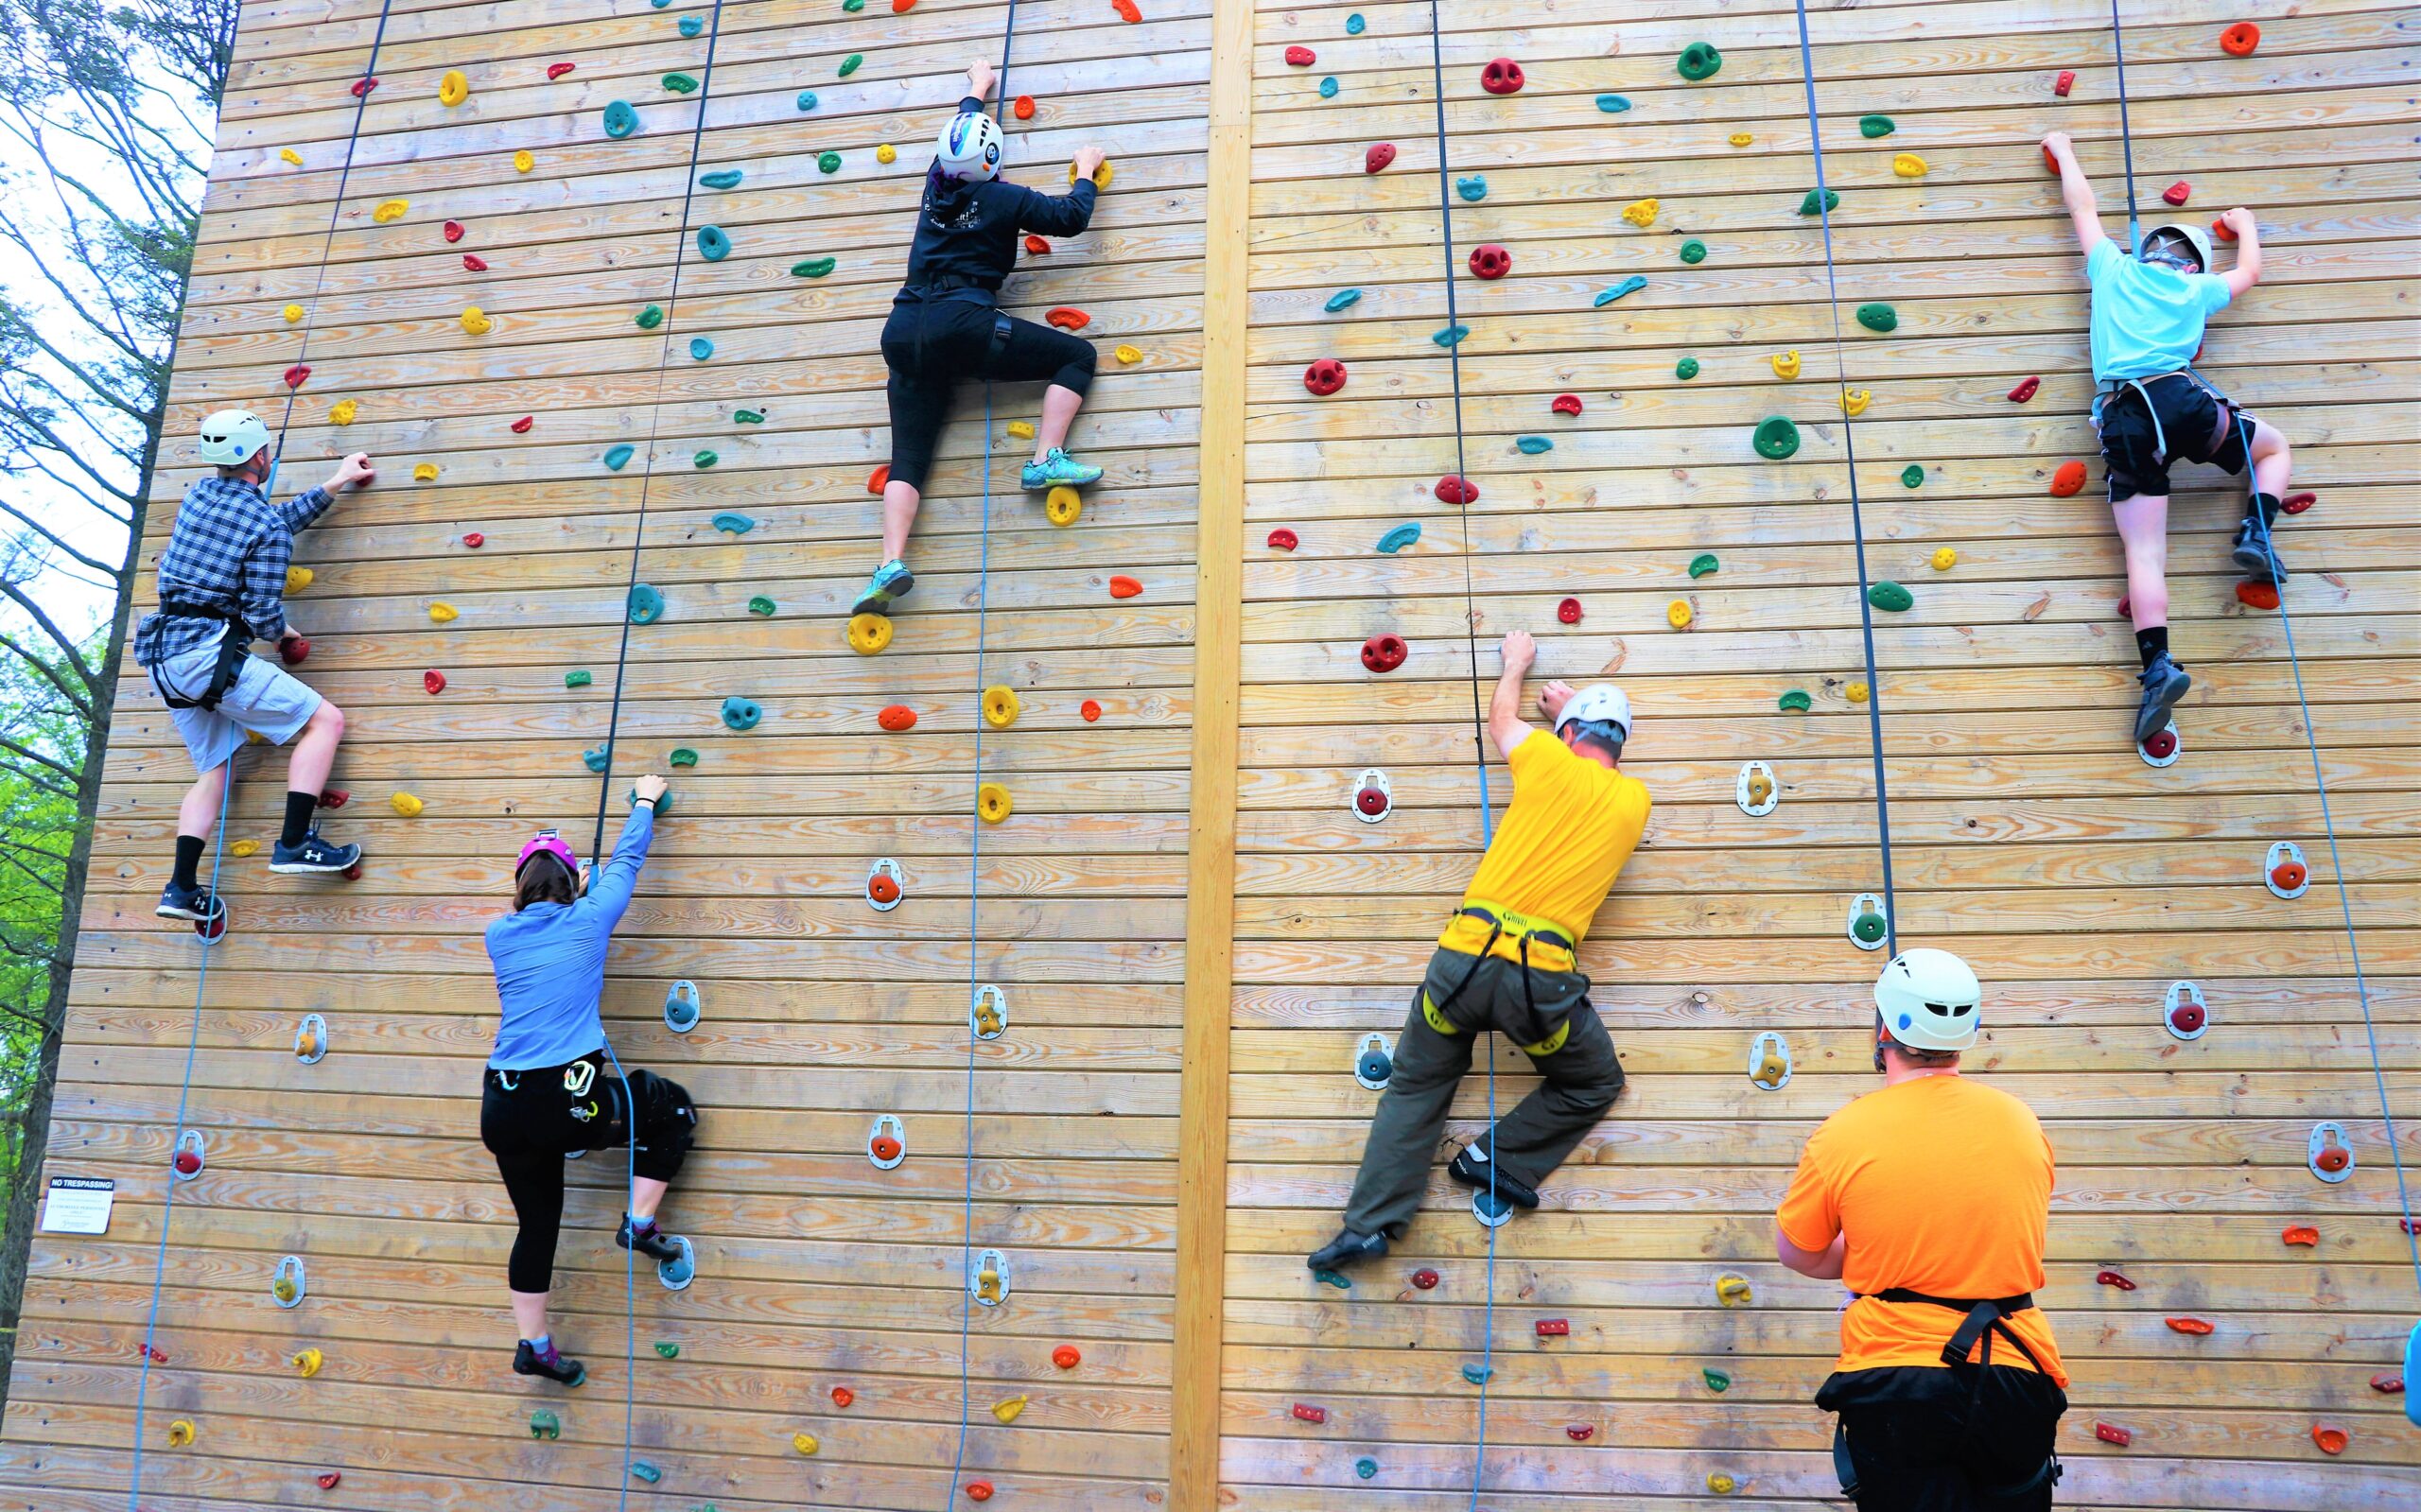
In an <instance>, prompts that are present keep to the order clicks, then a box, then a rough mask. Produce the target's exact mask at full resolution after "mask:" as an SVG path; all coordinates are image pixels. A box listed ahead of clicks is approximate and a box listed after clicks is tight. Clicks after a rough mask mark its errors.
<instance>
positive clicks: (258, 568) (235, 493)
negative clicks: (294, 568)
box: [134, 477, 336, 667]
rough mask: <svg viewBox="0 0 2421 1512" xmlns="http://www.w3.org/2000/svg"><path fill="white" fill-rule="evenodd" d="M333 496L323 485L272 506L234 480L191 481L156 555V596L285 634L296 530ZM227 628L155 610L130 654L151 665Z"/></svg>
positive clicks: (268, 635) (213, 639) (212, 640)
mask: <svg viewBox="0 0 2421 1512" xmlns="http://www.w3.org/2000/svg"><path fill="white" fill-rule="evenodd" d="M335 502H336V496H335V495H332V494H330V493H329V492H328V491H327V490H326V489H324V488H315V489H312V490H311V491H310V492H308V493H306V494H301V495H296V496H295V497H294V499H293V500H292V501H291V502H290V503H287V504H283V505H274V504H271V503H270V501H269V496H268V495H265V494H263V493H262V492H261V491H260V490H259V489H257V488H255V487H253V485H252V484H250V483H247V482H245V481H243V480H242V479H241V478H218V477H212V478H197V479H195V481H194V483H193V485H192V486H191V487H189V488H187V489H186V490H185V496H184V502H183V504H181V505H179V506H178V508H177V526H176V529H175V530H173V531H171V532H170V533H169V536H168V548H167V549H166V550H165V551H163V552H161V553H160V572H159V578H160V597H161V599H162V600H163V601H165V600H169V599H177V600H183V601H185V602H188V603H200V604H208V605H210V606H212V607H214V608H218V609H224V610H226V611H227V612H228V613H229V614H231V615H235V616H237V617H240V618H241V619H242V620H243V621H244V626H245V628H246V629H248V630H250V631H251V632H252V633H253V636H254V637H255V638H257V639H261V640H275V639H276V638H278V636H280V635H282V634H285V633H286V569H287V565H288V564H290V563H291V562H292V561H293V560H294V532H295V531H297V530H302V529H304V528H305V526H307V525H309V524H310V523H311V522H312V521H313V520H316V519H318V518H319V517H320V516H321V515H322V514H323V513H327V509H328V506H329V505H331V504H333V503H335ZM223 634H226V627H225V626H224V625H222V624H220V623H219V622H218V620H216V619H197V618H193V617H189V616H184V615H172V614H168V613H165V611H154V612H153V613H151V614H148V615H146V616H144V617H143V623H141V624H140V625H137V626H136V627H135V630H134V660H135V662H136V663H137V664H138V665H140V666H144V667H156V666H158V665H159V664H160V663H161V662H163V661H165V660H166V659H167V658H169V657H171V656H178V655H182V654H183V653H184V652H189V651H199V650H200V649H202V648H203V647H206V646H215V645H217V644H218V641H219V638H220V636H222V635H223Z"/></svg>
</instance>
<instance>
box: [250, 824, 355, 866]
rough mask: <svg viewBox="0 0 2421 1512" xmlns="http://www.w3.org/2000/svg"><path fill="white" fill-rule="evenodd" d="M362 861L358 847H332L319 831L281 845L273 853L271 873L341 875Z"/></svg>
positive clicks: (306, 832) (280, 843) (312, 831)
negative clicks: (333, 873) (324, 873)
mask: <svg viewBox="0 0 2421 1512" xmlns="http://www.w3.org/2000/svg"><path fill="white" fill-rule="evenodd" d="M360 860H361V847H360V846H358V845H332V844H330V843H327V842H326V841H325V840H323V839H322V838H321V837H320V832H319V831H318V830H316V829H313V830H307V831H305V834H304V836H303V839H302V840H301V841H300V842H299V843H295V844H292V845H288V844H287V843H285V842H284V841H280V842H278V844H277V848H276V849H274V850H272V851H270V858H269V869H270V871H272V872H341V871H343V870H344V869H345V868H347V867H349V866H353V865H356V864H357V863H358V862H359V861H360Z"/></svg>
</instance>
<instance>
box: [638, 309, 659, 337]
mask: <svg viewBox="0 0 2421 1512" xmlns="http://www.w3.org/2000/svg"><path fill="white" fill-rule="evenodd" d="M636 320H637V322H638V327H639V329H640V330H642V331H653V330H654V329H655V328H656V327H657V326H659V325H662V324H663V323H664V306H663V305H661V304H651V305H649V306H648V307H647V308H645V309H643V310H641V311H639V313H638V315H637V316H636Z"/></svg>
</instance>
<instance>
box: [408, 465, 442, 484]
mask: <svg viewBox="0 0 2421 1512" xmlns="http://www.w3.org/2000/svg"><path fill="white" fill-rule="evenodd" d="M412 481H413V482H415V483H434V482H436V481H437V464H436V463H435V462H414V463H413V464H412Z"/></svg>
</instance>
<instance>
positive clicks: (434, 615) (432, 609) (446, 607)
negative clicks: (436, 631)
mask: <svg viewBox="0 0 2421 1512" xmlns="http://www.w3.org/2000/svg"><path fill="white" fill-rule="evenodd" d="M428 617H429V621H430V623H432V624H439V625H450V624H452V623H453V622H454V621H455V620H457V619H460V618H462V611H461V610H460V609H457V608H455V607H454V606H453V605H452V604H450V603H446V602H444V601H443V600H440V601H439V602H437V603H433V604H430V605H429V606H428Z"/></svg>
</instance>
